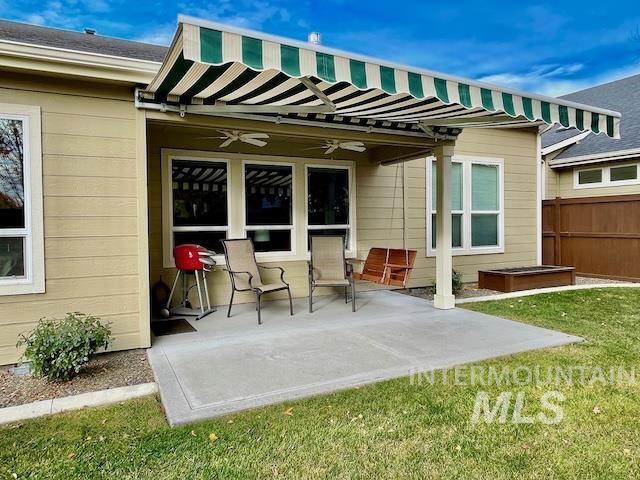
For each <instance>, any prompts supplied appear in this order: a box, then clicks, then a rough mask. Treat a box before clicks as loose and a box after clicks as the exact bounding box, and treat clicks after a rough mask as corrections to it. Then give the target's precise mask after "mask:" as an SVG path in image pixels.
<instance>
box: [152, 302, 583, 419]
mask: <svg viewBox="0 0 640 480" xmlns="http://www.w3.org/2000/svg"><path fill="white" fill-rule="evenodd" d="M294 308H295V311H296V314H295V315H294V316H293V317H292V316H290V315H289V314H288V303H287V302H286V301H274V302H265V304H264V309H263V325H262V326H258V325H257V319H256V313H255V311H254V308H253V305H238V306H237V307H234V314H233V315H232V317H231V318H226V316H225V314H226V309H222V308H221V309H220V310H219V311H218V312H216V313H214V314H212V315H209V316H208V317H206V318H204V319H203V320H200V321H197V322H196V321H190V322H191V324H192V325H193V326H194V327H195V328H196V329H197V330H198V331H197V332H190V333H182V334H178V335H171V336H162V337H157V338H155V339H154V343H153V347H152V348H151V349H150V350H149V360H150V362H151V366H152V368H153V370H154V372H155V375H156V380H157V382H158V386H159V388H160V395H161V397H162V402H163V404H164V407H165V410H166V413H167V418H168V420H169V423H170V424H171V425H178V424H182V423H187V422H193V421H197V420H202V419H206V418H211V417H215V416H219V415H224V414H227V413H231V412H235V411H238V410H243V409H247V408H252V407H257V406H261V405H266V404H271V403H276V402H281V401H285V400H291V399H295V398H300V397H304V396H309V395H315V394H320V393H326V392H330V391H334V390H339V389H344V388H349V387H355V386H358V385H363V384H368V383H372V382H377V381H381V380H385V379H390V378H396V377H400V376H405V375H408V374H409V373H410V372H411V371H429V370H434V369H439V368H446V367H451V366H454V365H459V364H462V363H468V362H472V361H478V360H485V359H488V358H493V357H498V356H503V355H509V354H512V353H517V352H522V351H526V350H532V349H537V348H546V347H553V346H559V345H564V344H567V343H572V342H576V341H580V340H581V339H580V338H578V337H574V336H571V335H567V334H564V333H561V332H555V331H552V330H546V329H543V328H538V327H534V326H530V325H525V324H521V323H517V322H513V321H510V320H506V319H502V318H498V317H494V316H490V315H484V314H481V313H477V312H471V311H467V310H462V309H453V310H447V311H442V310H436V309H435V308H433V305H432V304H431V302H428V301H426V300H423V299H420V298H415V297H410V296H408V295H402V294H399V293H394V292H389V291H376V292H366V293H361V294H360V295H359V298H358V309H357V311H356V312H355V313H351V308H350V306H347V305H345V304H344V299H343V298H342V297H341V296H329V297H320V298H318V301H317V303H316V306H315V312H314V313H313V314H309V313H308V312H307V307H306V299H299V300H297V301H295V304H294Z"/></svg>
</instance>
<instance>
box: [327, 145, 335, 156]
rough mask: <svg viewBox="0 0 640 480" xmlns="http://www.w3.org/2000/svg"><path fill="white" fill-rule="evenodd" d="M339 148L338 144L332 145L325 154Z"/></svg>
mask: <svg viewBox="0 0 640 480" xmlns="http://www.w3.org/2000/svg"><path fill="white" fill-rule="evenodd" d="M337 149H338V145H331V146H330V147H329V148H327V149H326V150H325V152H324V154H325V155H329V154H330V153H333V152H335V151H336V150H337Z"/></svg>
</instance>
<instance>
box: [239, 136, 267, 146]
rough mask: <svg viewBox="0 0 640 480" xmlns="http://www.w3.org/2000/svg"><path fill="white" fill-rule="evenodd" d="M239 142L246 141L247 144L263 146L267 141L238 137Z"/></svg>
mask: <svg viewBox="0 0 640 480" xmlns="http://www.w3.org/2000/svg"><path fill="white" fill-rule="evenodd" d="M240 141H241V142H244V143H248V144H249V145H255V146H256V147H264V146H265V145H266V144H267V142H265V141H263V140H257V139H255V138H240Z"/></svg>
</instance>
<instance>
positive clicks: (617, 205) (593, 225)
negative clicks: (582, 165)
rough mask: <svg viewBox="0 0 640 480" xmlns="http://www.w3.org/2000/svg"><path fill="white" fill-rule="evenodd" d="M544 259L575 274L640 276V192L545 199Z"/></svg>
mask: <svg viewBox="0 0 640 480" xmlns="http://www.w3.org/2000/svg"><path fill="white" fill-rule="evenodd" d="M542 260H543V263H544V264H545V265H566V266H572V267H576V273H577V274H578V275H580V274H582V275H590V276H595V277H607V278H615V279H620V280H640V195H616V196H608V197H586V198H556V199H555V200H545V201H544V202H542Z"/></svg>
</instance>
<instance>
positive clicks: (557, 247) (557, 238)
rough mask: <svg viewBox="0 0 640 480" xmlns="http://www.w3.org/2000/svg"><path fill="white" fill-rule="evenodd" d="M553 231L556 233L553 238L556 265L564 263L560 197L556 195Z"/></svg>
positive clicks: (554, 262)
mask: <svg viewBox="0 0 640 480" xmlns="http://www.w3.org/2000/svg"><path fill="white" fill-rule="evenodd" d="M553 215H554V222H553V232H554V233H555V237H554V240H553V264H554V265H562V253H561V252H562V248H561V244H560V242H561V241H562V240H561V237H560V197H556V198H554V199H553Z"/></svg>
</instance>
